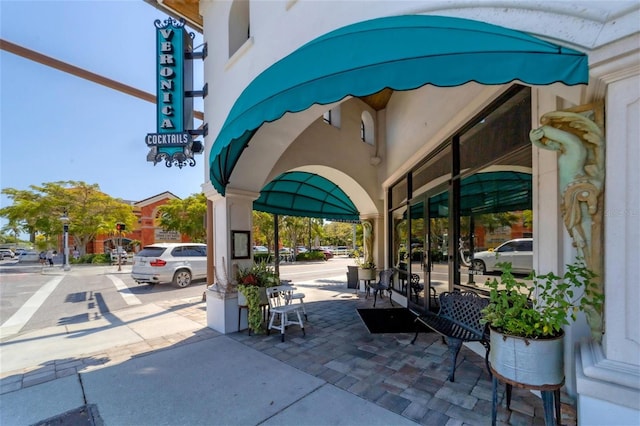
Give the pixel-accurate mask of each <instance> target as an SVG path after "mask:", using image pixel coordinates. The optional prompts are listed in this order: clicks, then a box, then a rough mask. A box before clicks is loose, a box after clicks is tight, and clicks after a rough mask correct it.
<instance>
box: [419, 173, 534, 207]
mask: <svg viewBox="0 0 640 426" xmlns="http://www.w3.org/2000/svg"><path fill="white" fill-rule="evenodd" d="M532 196H533V191H532V189H531V174H529V173H521V172H511V171H501V172H486V173H476V174H474V175H471V176H468V177H466V178H464V179H462V182H461V183H460V214H461V215H462V216H471V215H473V216H477V215H481V214H487V213H502V212H508V211H517V210H530V209H531V208H532V204H533V199H532ZM429 209H430V216H431V217H432V218H435V217H447V216H448V212H449V193H448V192H443V193H441V194H438V195H436V196H435V197H431V198H429Z"/></svg>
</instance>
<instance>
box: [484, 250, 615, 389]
mask: <svg viewBox="0 0 640 426" xmlns="http://www.w3.org/2000/svg"><path fill="white" fill-rule="evenodd" d="M499 267H500V268H501V269H502V276H501V279H500V282H498V280H496V279H495V278H494V279H493V281H489V282H487V285H488V286H489V288H490V289H491V290H490V295H489V304H488V305H487V307H486V308H484V309H483V311H482V313H483V322H484V323H488V324H489V326H490V328H491V338H490V339H491V351H490V353H489V362H490V364H491V368H492V369H493V370H494V371H495V372H496V373H498V375H499V376H502V378H506V379H508V380H511V381H512V382H516V383H522V384H525V385H529V386H544V385H559V384H561V383H562V381H563V380H564V368H563V347H564V346H563V338H564V331H563V329H562V327H563V326H565V325H568V324H569V318H571V319H572V320H573V321H575V319H576V313H577V312H578V311H585V310H587V309H596V310H600V309H601V307H602V302H603V296H602V295H601V294H599V293H597V292H596V291H594V290H596V289H597V284H596V283H594V282H593V278H595V276H596V275H595V273H593V272H592V271H591V270H589V269H588V268H587V267H586V266H585V264H584V262H583V261H582V259H578V260H577V261H576V262H574V263H573V264H571V265H567V272H566V273H565V274H564V275H563V276H562V277H560V276H557V275H555V274H554V273H551V272H550V273H548V274H544V275H536V273H535V271H533V272H532V273H531V274H530V275H529V276H528V277H527V278H525V280H526V281H527V282H525V281H518V280H516V279H515V277H514V276H513V274H512V273H511V264H510V263H502V264H500V265H499ZM521 367H524V368H521Z"/></svg>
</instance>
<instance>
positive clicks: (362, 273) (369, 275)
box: [358, 268, 376, 281]
mask: <svg viewBox="0 0 640 426" xmlns="http://www.w3.org/2000/svg"><path fill="white" fill-rule="evenodd" d="M358 279H359V280H369V281H373V280H375V279H376V270H375V269H363V268H358Z"/></svg>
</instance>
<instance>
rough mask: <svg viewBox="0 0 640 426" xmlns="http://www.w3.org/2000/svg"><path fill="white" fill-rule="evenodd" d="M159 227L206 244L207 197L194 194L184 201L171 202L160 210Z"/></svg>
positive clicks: (175, 200)
mask: <svg viewBox="0 0 640 426" xmlns="http://www.w3.org/2000/svg"><path fill="white" fill-rule="evenodd" d="M158 210H159V213H160V223H159V225H160V226H161V227H162V229H164V230H165V231H177V232H179V233H181V234H183V235H186V236H188V237H189V238H190V239H191V241H193V242H204V241H205V239H206V236H207V228H206V226H205V223H206V217H207V197H206V196H205V195H204V194H202V193H199V194H192V195H190V196H188V197H187V198H185V199H183V200H178V199H174V200H170V201H169V202H168V203H167V204H165V205H163V206H161V207H160V208H159V209H158Z"/></svg>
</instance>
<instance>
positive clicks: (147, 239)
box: [87, 191, 190, 253]
mask: <svg viewBox="0 0 640 426" xmlns="http://www.w3.org/2000/svg"><path fill="white" fill-rule="evenodd" d="M174 199H180V198H179V197H177V196H175V195H174V194H172V193H171V192H169V191H166V192H162V193H160V194H157V195H154V196H152V197H149V198H145V199H144V200H141V201H125V202H126V203H128V204H131V206H132V207H133V213H134V214H135V215H136V216H137V217H138V223H137V226H135V227H134V228H133V229H131V230H128V232H126V233H123V235H122V246H123V247H124V249H125V250H127V251H134V252H135V251H138V250H139V249H140V248H141V247H144V246H146V245H149V244H153V243H160V242H163V243H179V242H189V241H190V240H189V238H188V237H186V236H185V237H183V236H182V235H181V234H180V233H178V232H176V231H164V230H163V229H162V228H161V227H160V226H158V220H157V219H158V216H159V214H160V213H159V209H160V207H161V206H163V205H165V204H166V203H167V202H168V201H169V200H174ZM138 244H139V245H138ZM117 246H118V241H117V237H115V236H113V235H98V236H97V237H96V239H95V240H94V241H92V242H90V243H89V244H88V245H87V253H106V252H109V251H110V250H111V249H115V248H116V247H117Z"/></svg>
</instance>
